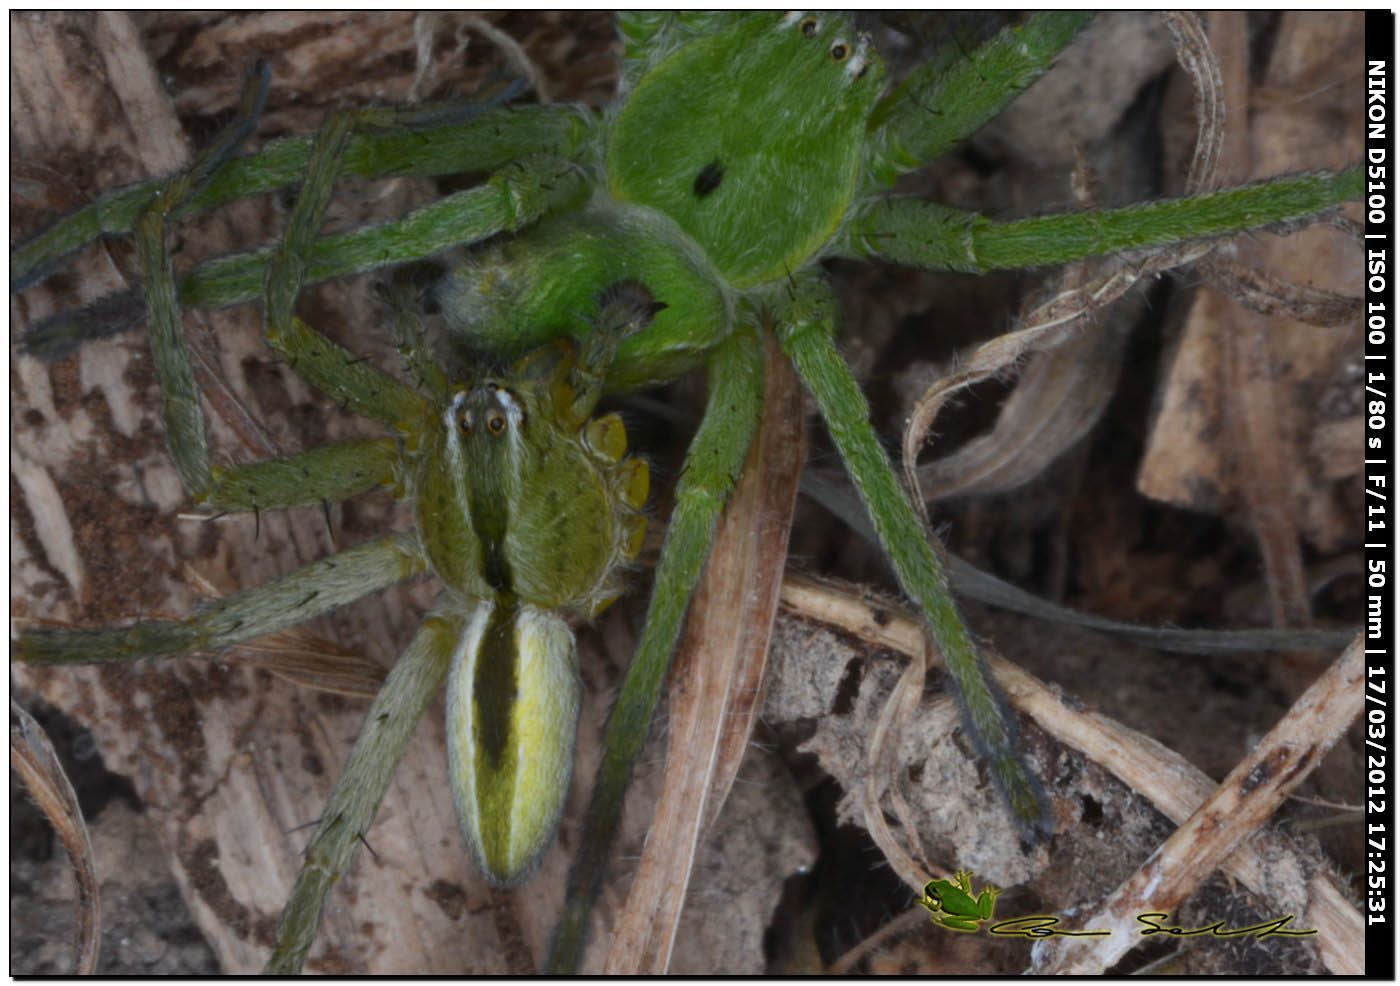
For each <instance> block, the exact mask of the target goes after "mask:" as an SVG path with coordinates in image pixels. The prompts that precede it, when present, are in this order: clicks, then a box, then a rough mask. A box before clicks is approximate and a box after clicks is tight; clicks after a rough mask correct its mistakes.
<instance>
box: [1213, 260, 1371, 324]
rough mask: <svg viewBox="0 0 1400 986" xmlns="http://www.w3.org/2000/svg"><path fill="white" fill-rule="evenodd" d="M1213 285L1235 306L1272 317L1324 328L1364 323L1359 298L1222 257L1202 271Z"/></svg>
mask: <svg viewBox="0 0 1400 986" xmlns="http://www.w3.org/2000/svg"><path fill="white" fill-rule="evenodd" d="M1199 269H1200V270H1201V271H1202V272H1203V273H1204V274H1205V275H1206V277H1207V278H1208V279H1209V280H1210V283H1211V286H1212V287H1214V288H1215V289H1216V290H1218V291H1222V292H1224V293H1225V294H1228V295H1229V296H1230V298H1231V299H1232V300H1234V301H1235V302H1236V303H1238V304H1240V305H1243V306H1244V307H1245V308H1248V309H1250V310H1251V311H1255V312H1258V313H1259V314H1260V315H1264V316H1266V317H1269V318H1276V317H1283V318H1291V319H1293V320H1294V321H1297V322H1307V323H1308V324H1309V325H1316V326H1319V327H1321V328H1324V329H1330V328H1334V327H1336V326H1341V325H1350V324H1352V323H1354V322H1359V321H1360V320H1361V314H1362V311H1361V306H1362V301H1361V299H1360V298H1354V297H1352V296H1350V295H1345V294H1338V293H1337V292H1335V291H1327V290H1324V289H1322V288H1315V287H1313V286H1312V285H1310V284H1295V283H1293V282H1292V281H1284V280H1281V279H1279V278H1277V277H1274V276H1273V275H1272V274H1269V273H1268V272H1267V271H1262V270H1258V269H1256V268H1253V267H1247V266H1245V265H1244V264H1241V263H1239V262H1238V261H1235V260H1229V259H1226V258H1224V257H1221V256H1219V255H1217V256H1213V257H1211V258H1210V259H1209V260H1206V261H1204V262H1203V263H1202V264H1201V266H1200V268H1199Z"/></svg>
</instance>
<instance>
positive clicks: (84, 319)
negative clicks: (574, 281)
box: [10, 106, 592, 359]
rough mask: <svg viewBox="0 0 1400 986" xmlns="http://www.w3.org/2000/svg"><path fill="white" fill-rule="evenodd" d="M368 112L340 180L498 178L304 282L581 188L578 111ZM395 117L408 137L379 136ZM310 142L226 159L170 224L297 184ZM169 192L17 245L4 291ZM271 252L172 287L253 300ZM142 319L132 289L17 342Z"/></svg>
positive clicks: (62, 351)
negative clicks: (368, 121) (369, 119)
mask: <svg viewBox="0 0 1400 986" xmlns="http://www.w3.org/2000/svg"><path fill="white" fill-rule="evenodd" d="M374 112H376V113H377V114H378V116H377V118H376V121H377V123H378V125H379V128H376V129H373V130H369V131H365V132H358V131H357V132H356V133H354V134H353V135H352V137H351V139H350V142H349V145H348V146H347V147H346V150H345V158H344V164H343V166H342V174H345V175H356V176H360V177H365V178H387V177H410V176H432V175H441V174H451V173H457V172H460V171H461V170H462V169H463V167H464V166H468V165H469V166H470V167H472V168H473V169H474V170H477V171H480V172H495V171H500V172H501V173H500V174H499V175H496V176H494V178H493V180H490V181H487V182H486V183H484V184H482V185H477V186H474V187H472V188H470V189H466V190H464V191H461V192H458V193H455V194H453V195H449V196H447V197H445V198H443V199H440V200H438V201H436V202H433V203H431V204H429V205H427V206H424V207H423V208H421V209H418V210H415V211H414V212H411V213H409V214H408V215H406V216H403V217H402V218H400V219H397V220H394V221H392V222H388V223H384V224H381V225H378V226H373V227H367V228H362V229H357V230H352V231H349V232H346V233H342V234H336V235H332V236H326V237H322V238H321V239H319V240H318V241H317V244H316V247H315V248H314V249H313V251H312V262H311V265H310V273H309V278H310V280H311V281H313V282H314V281H320V280H324V279H329V278H332V277H339V276H342V275H344V274H349V273H359V272H363V271H368V270H374V269H378V268H382V267H386V266H390V265H394V264H400V263H404V262H406V261H411V260H417V259H420V258H422V257H424V256H427V255H429V254H431V253H433V252H437V251H440V250H443V249H446V248H448V247H450V246H454V245H456V244H458V243H463V242H473V241H476V240H480V239H485V238H486V237H488V236H491V235H494V234H495V233H498V232H503V231H508V230H509V229H511V228H517V227H518V226H519V225H523V224H524V223H527V222H529V221H530V220H531V219H532V218H535V217H536V216H535V215H533V214H532V212H531V210H537V211H538V214H539V215H543V214H546V213H548V212H551V211H554V210H556V209H559V208H565V207H568V206H569V205H571V204H573V203H574V202H575V201H576V200H577V199H578V198H579V196H580V195H581V194H583V193H584V192H585V190H586V186H585V182H584V180H583V176H582V175H581V174H580V173H579V172H578V169H576V168H574V167H573V166H572V165H570V164H569V162H570V161H571V160H572V159H573V158H574V157H575V156H577V155H578V154H579V152H580V149H581V147H582V146H583V145H584V144H585V143H586V141H587V138H588V136H589V134H591V133H592V128H591V127H590V125H589V123H588V121H587V119H586V118H585V116H584V114H583V113H582V112H581V111H580V110H579V108H578V107H573V106H519V107H501V108H499V109H495V110H492V111H490V112H487V113H484V114H479V115H478V114H473V117H474V118H473V119H470V120H469V121H468V122H465V123H464V122H461V121H460V120H451V119H449V121H448V122H445V123H438V124H433V123H432V121H433V120H434V119H436V118H438V117H444V116H446V117H449V118H450V116H451V114H445V113H434V114H428V115H426V118H425V114H423V113H421V112H418V111H415V110H413V109H405V110H389V109H380V110H376V111H374ZM398 120H403V121H404V122H406V123H407V124H408V125H409V127H410V129H409V130H407V131H400V130H389V129H380V128H387V127H388V126H389V124H390V122H392V121H398ZM312 144H313V139H312V138H309V137H296V138H287V139H284V140H279V141H274V142H273V143H271V144H270V145H269V146H268V147H266V148H265V149H263V150H262V151H260V152H258V153H257V154H252V155H248V156H246V157H239V158H233V159H231V160H225V161H223V163H221V164H218V166H217V167H216V168H215V170H214V171H213V172H212V173H211V174H210V175H209V177H208V180H207V181H205V182H203V183H202V184H201V185H200V187H199V188H198V189H196V190H194V191H193V193H192V194H191V195H189V196H187V197H186V199H185V201H184V202H183V203H182V204H180V205H179V206H178V207H176V208H174V209H173V210H172V213H171V214H172V216H176V217H184V216H188V215H191V214H194V213H196V212H200V211H205V210H208V209H212V208H215V207H217V206H219V205H222V204H224V203H227V202H230V201H233V200H235V199H239V198H245V197H248V196H253V195H259V194H265V193H267V192H271V191H275V190H277V189H279V188H285V187H289V186H293V185H296V184H297V183H299V182H300V181H301V180H302V179H303V177H304V176H305V174H306V168H307V164H308V162H309V161H310V159H311V149H312ZM525 159H533V160H536V161H540V162H544V161H553V162H554V164H555V167H553V168H552V169H551V168H549V167H541V168H539V169H536V170H535V171H534V172H533V173H520V172H517V171H513V170H511V169H509V168H508V167H507V166H508V165H510V164H511V163H512V162H514V161H519V160H525ZM536 179H538V180H536ZM165 184H166V179H154V180H151V181H147V182H142V183H140V184H137V185H132V186H130V187H127V188H123V189H119V190H117V191H115V192H111V193H109V194H107V195H105V196H103V197H102V198H100V199H98V200H97V201H96V202H93V203H91V204H90V205H87V206H85V207H83V208H82V209H79V210H77V211H76V212H74V213H72V214H70V215H68V216H65V217H64V218H63V219H61V220H59V221H58V222H57V223H55V224H54V225H53V226H51V227H49V228H48V229H46V230H44V231H42V232H40V233H39V234H37V235H36V236H34V237H33V238H31V239H30V240H27V241H26V242H24V243H21V244H20V245H19V246H17V247H15V249H14V251H13V253H12V254H11V257H10V291H11V292H12V293H14V292H17V291H20V290H22V289H23V288H24V287H26V286H28V285H30V284H33V283H34V282H35V281H37V280H38V279H39V278H40V277H42V276H43V275H44V274H45V273H46V272H48V271H49V270H51V269H52V268H53V267H55V266H56V265H57V264H58V262H59V261H60V260H62V258H63V257H64V256H66V255H67V254H69V253H71V252H72V251H74V250H76V249H78V248H79V247H81V246H82V245H83V244H84V243H87V242H89V241H91V240H94V239H97V238H99V237H102V236H115V235H120V234H122V233H129V232H132V231H133V230H134V229H135V226H136V223H137V222H138V221H139V219H140V217H141V216H142V215H143V214H144V213H145V211H146V210H147V209H148V207H149V205H150V203H151V201H152V200H153V199H154V198H155V196H156V195H157V194H159V193H160V191H161V189H162V188H164V187H165ZM532 203H533V204H532ZM522 204H523V205H524V208H523V209H522ZM271 252H272V251H271V248H267V247H265V248H262V249H259V250H254V251H251V252H248V253H241V254H234V255H230V256H226V257H219V258H216V259H213V260H211V261H209V262H207V263H205V264H203V265H201V266H200V267H198V268H196V269H195V270H193V271H191V272H189V273H188V274H185V275H184V276H183V277H182V278H181V279H180V282H179V299H180V302H181V304H182V305H185V306H187V307H193V306H206V307H223V306H226V305H233V304H237V303H239V302H245V301H252V300H254V299H255V298H258V297H259V296H260V295H261V294H262V293H263V287H264V284H265V280H266V273H267V264H268V261H269V258H270V256H271ZM145 316H146V307H145V304H144V301H143V300H142V299H141V298H140V297H139V295H138V293H136V292H125V293H121V294H116V295H111V296H108V297H106V298H101V299H99V300H98V301H96V302H94V303H93V304H91V305H89V306H87V307H85V308H82V309H80V310H78V311H75V312H62V313H58V314H55V315H53V316H50V317H49V318H46V319H44V320H42V321H40V322H38V323H37V324H35V325H32V326H30V327H29V328H28V329H27V330H26V332H25V334H24V338H23V339H22V340H21V345H22V346H23V348H24V350H25V351H26V352H28V353H31V354H33V355H36V356H40V357H42V358H44V359H58V358H59V357H61V356H65V355H67V354H68V353H70V352H72V351H74V350H75V349H77V348H78V347H79V346H81V345H82V344H83V342H85V341H87V340H90V339H101V338H106V337H108V336H111V335H116V334H118V333H121V332H124V331H127V330H129V329H133V328H135V327H136V326H137V325H139V324H140V323H141V322H142V321H143V320H144V319H145Z"/></svg>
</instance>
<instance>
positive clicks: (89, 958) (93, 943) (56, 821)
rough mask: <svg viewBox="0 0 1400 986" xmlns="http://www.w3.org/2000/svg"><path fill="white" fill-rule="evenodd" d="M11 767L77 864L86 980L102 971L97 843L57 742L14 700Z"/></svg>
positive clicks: (77, 943) (80, 964)
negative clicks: (94, 845) (95, 861)
mask: <svg viewBox="0 0 1400 986" xmlns="http://www.w3.org/2000/svg"><path fill="white" fill-rule="evenodd" d="M10 769H11V770H13V771H14V772H15V773H16V774H18V775H19V779H20V780H21V781H22V782H23V783H24V787H25V789H26V790H27V791H28V792H29V794H30V797H32V798H33V799H34V803H35V804H37V805H38V806H39V810H40V811H42V812H43V813H44V817H45V818H47V819H48V820H49V824H50V825H52V826H53V828H54V831H55V832H57V833H58V838H59V841H61V842H62V843H63V848H64V849H65V850H66V851H67V852H68V860H69V862H71V863H72V864H73V876H74V877H75V878H76V882H77V886H78V896H77V900H76V902H75V903H76V908H77V921H76V924H75V926H74V932H73V939H74V947H75V948H76V950H77V958H76V959H75V961H74V963H73V968H74V970H75V971H76V972H77V973H78V975H80V976H90V975H92V974H93V973H94V972H96V971H97V953H98V948H99V946H100V945H101V935H100V931H99V929H101V927H102V912H101V907H100V904H99V901H98V896H97V871H96V869H95V867H94V865H93V857H92V843H91V842H89V841H88V832H87V826H86V825H84V824H83V813H82V811H81V809H79V807H78V795H77V794H76V793H75V792H74V791H73V785H72V784H70V783H69V782H68V775H67V774H65V773H64V772H63V766H62V765H61V764H60V763H59V762H58V756H57V755H56V754H55V753H54V749H53V744H51V743H50V742H49V738H48V736H47V735H46V734H45V733H44V730H43V729H42V728H41V727H40V726H39V724H38V723H37V722H35V721H34V719H33V717H32V716H30V714H29V713H28V712H25V711H24V709H22V708H20V706H19V705H18V704H17V703H16V702H15V700H14V699H10Z"/></svg>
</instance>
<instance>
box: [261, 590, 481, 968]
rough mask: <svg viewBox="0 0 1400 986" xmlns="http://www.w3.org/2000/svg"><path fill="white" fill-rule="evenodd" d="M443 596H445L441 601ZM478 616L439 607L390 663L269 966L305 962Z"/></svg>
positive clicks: (309, 852)
mask: <svg viewBox="0 0 1400 986" xmlns="http://www.w3.org/2000/svg"><path fill="white" fill-rule="evenodd" d="M443 601H444V600H443V599H442V597H440V598H439V602H440V603H442V602H443ZM487 605H489V604H485V603H483V604H482V606H487ZM472 617H473V614H472V613H469V612H465V611H463V610H462V608H461V605H460V603H459V602H457V601H455V600H454V601H453V603H452V605H451V606H440V607H439V608H435V609H434V610H433V611H432V612H431V613H430V614H429V615H428V617H427V619H425V620H424V621H423V626H422V627H421V628H419V630H418V633H417V635H416V636H415V637H414V638H413V641H412V643H410V644H409V645H408V647H407V649H405V650H404V652H403V654H402V655H400V656H399V659H398V661H396V662H395V663H394V666H393V668H391V669H390V671H389V676H388V678H386V679H385V681H384V685H383V687H381V688H380V689H379V692H378V694H377V695H375V697H374V702H373V703H372V704H371V705H370V709H369V714H368V715H367V716H366V717H365V724H364V725H363V726H362V727H361V728H360V733H359V735H358V736H356V737H355V745H354V747H352V748H351V750H350V756H349V757H348V758H347V759H346V761H345V766H344V768H343V769H342V770H341V774H340V780H339V782H337V783H336V786H335V790H334V791H333V792H332V793H331V796H330V800H329V801H327V802H326V810H325V811H324V812H322V814H321V821H320V823H319V824H318V825H317V827H316V832H315V834H314V835H312V837H311V841H310V843H308V844H307V847H306V854H305V859H306V863H305V865H303V866H302V868H301V870H300V871H299V872H298V873H297V878H296V883H295V884H294V885H293V886H292V893H291V895H290V896H289V897H288V898H287V904H286V906H285V907H284V908H283V909H282V916H281V917H280V918H279V920H278V922H277V947H276V948H275V949H274V950H273V952H272V956H271V957H270V958H269V959H268V963H267V967H266V968H265V969H264V971H265V972H267V973H271V974H280V975H295V974H296V973H298V972H300V971H301V967H302V966H303V965H304V964H305V963H306V955H307V953H308V952H309V951H310V950H311V944H312V942H314V941H315V939H316V929H317V928H319V927H320V924H321V911H322V909H323V908H324V906H325V902H326V895H327V894H329V893H330V890H331V887H333V886H334V885H335V882H336V881H337V880H338V879H339V878H340V876H341V874H342V873H344V872H345V871H346V869H347V868H349V866H350V861H351V860H352V859H353V858H354V855H355V851H356V849H357V848H358V847H359V844H360V841H361V837H362V836H363V834H364V833H365V832H366V831H367V830H368V829H369V826H370V823H371V822H372V821H373V820H374V816H375V814H376V813H377V812H378V810H379V803H380V802H381V801H383V800H384V794H385V792H386V791H388V789H389V782H390V781H391V780H393V776H394V771H395V770H396V769H397V768H398V765H399V761H400V760H401V759H403V753H404V749H405V748H406V747H407V746H408V741H409V739H410V738H411V737H412V736H413V732H414V730H415V729H417V728H418V720H419V719H421V718H422V716H423V712H424V710H425V709H426V708H427V706H428V703H429V702H431V701H432V700H433V697H434V696H435V695H437V693H438V690H439V689H441V688H442V683H443V681H444V679H445V678H446V677H447V671H448V669H449V668H450V667H451V665H452V657H453V654H454V653H455V652H456V651H457V649H458V648H459V646H460V645H461V643H462V641H463V639H464V638H465V637H466V635H467V627H468V626H469V624H470V623H471V621H472Z"/></svg>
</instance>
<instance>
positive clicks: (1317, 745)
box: [1032, 635, 1366, 975]
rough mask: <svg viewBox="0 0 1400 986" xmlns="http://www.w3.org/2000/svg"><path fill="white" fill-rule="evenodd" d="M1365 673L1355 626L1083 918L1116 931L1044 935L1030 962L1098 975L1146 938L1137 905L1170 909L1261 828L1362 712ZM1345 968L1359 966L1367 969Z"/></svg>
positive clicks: (1041, 968) (1037, 968)
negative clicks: (1279, 713) (1272, 721)
mask: <svg viewBox="0 0 1400 986" xmlns="http://www.w3.org/2000/svg"><path fill="white" fill-rule="evenodd" d="M1365 673H1366V665H1365V661H1364V660H1363V657H1362V648H1361V637H1360V635H1358V636H1357V638H1356V640H1355V641H1353V642H1352V644H1351V646H1350V647H1348V648H1347V649H1346V650H1345V651H1343V652H1342V656H1341V657H1339V658H1337V660H1336V661H1335V662H1334V663H1333V664H1332V666H1331V667H1330V668H1328V669H1327V670H1326V671H1325V672H1323V674H1322V675H1321V676H1319V677H1318V679H1317V681H1315V682H1313V684H1312V686H1311V687H1309V688H1308V690H1307V691H1306V692H1304V693H1303V696H1302V697H1301V698H1299V699H1298V701H1297V702H1295V703H1294V704H1293V707H1292V708H1291V709H1289V710H1288V714H1287V715H1285V716H1284V717H1283V719H1282V720H1281V721H1280V722H1279V724H1278V725H1277V726H1275V727H1274V728H1273V729H1272V730H1270V731H1269V734H1268V735H1267V736H1265V737H1264V739H1263V740H1262V741H1260V743H1259V745H1258V746H1256V747H1255V748H1254V751H1253V752H1252V753H1251V754H1250V755H1249V756H1248V757H1246V758H1245V759H1244V760H1242V761H1240V763H1239V764H1237V765H1236V766H1235V769H1234V770H1232V771H1230V774H1229V776H1228V777H1226V778H1225V780H1224V781H1223V782H1222V783H1221V784H1220V786H1219V787H1217V788H1216V789H1215V792H1214V793H1213V794H1211V796H1210V797H1209V798H1207V799H1206V801H1205V803H1204V804H1202V805H1201V806H1200V807H1199V808H1197V809H1196V811H1195V813H1194V814H1192V816H1191V817H1190V818H1189V819H1187V821H1186V823H1185V824H1183V825H1182V826H1181V827H1180V828H1179V829H1177V830H1176V831H1175V832H1173V833H1172V834H1171V836H1170V837H1169V838H1168V839H1167V841H1166V842H1164V843H1162V846H1161V848H1159V849H1158V850H1157V851H1156V852H1155V853H1153V854H1152V857H1151V858H1150V859H1149V860H1148V861H1147V862H1146V863H1145V864H1144V865H1143V866H1142V868H1141V869H1139V870H1138V871H1137V872H1136V873H1135V874H1133V875H1132V876H1131V877H1129V878H1128V880H1127V881H1126V882H1125V883H1124V884H1123V885H1122V886H1121V887H1119V888H1118V890H1117V891H1115V892H1114V893H1113V895H1112V896H1110V897H1109V898H1108V900H1107V901H1105V902H1104V904H1103V906H1102V907H1100V908H1099V910H1098V911H1097V913H1095V914H1094V915H1092V916H1091V917H1088V918H1085V924H1084V926H1085V927H1086V928H1104V929H1107V930H1109V931H1111V932H1112V933H1113V934H1112V937H1110V938H1108V939H1102V938H1100V939H1095V940H1093V941H1092V942H1091V941H1089V940H1087V939H1076V938H1055V939H1051V940H1050V941H1048V942H1045V943H1041V944H1039V945H1037V948H1036V949H1035V950H1034V951H1033V952H1032V955H1033V956H1034V959H1035V965H1034V966H1033V969H1032V971H1034V972H1037V973H1041V974H1047V973H1063V974H1070V975H1092V974H1095V973H1099V972H1102V971H1103V970H1104V969H1106V968H1107V967H1108V966H1110V965H1112V964H1113V963H1114V962H1116V961H1117V960H1118V959H1119V958H1121V957H1122V956H1123V955H1124V954H1125V953H1126V952H1127V951H1128V950H1129V949H1131V948H1132V947H1133V945H1135V944H1137V943H1138V942H1139V941H1141V936H1140V934H1139V932H1140V931H1141V930H1142V926H1141V924H1140V923H1139V922H1138V921H1137V915H1138V914H1141V913H1144V912H1146V911H1168V912H1169V911H1172V910H1174V909H1175V908H1176V907H1177V906H1178V905H1179V904H1180V903H1181V902H1182V901H1183V900H1185V899H1186V897H1187V896H1188V895H1189V894H1190V893H1191V891H1192V890H1194V889H1195V887H1196V886H1197V885H1198V884H1199V883H1200V882H1201V881H1202V880H1204V879H1205V878H1206V877H1207V876H1209V875H1210V873H1211V871H1212V870H1214V869H1215V868H1216V867H1217V866H1219V865H1220V864H1221V863H1222V862H1223V861H1224V860H1225V859H1226V858H1227V857H1229V856H1230V854H1231V853H1232V852H1234V850H1235V848H1236V847H1237V846H1239V845H1240V844H1241V843H1243V842H1244V840H1245V839H1246V838H1248V836H1249V835H1250V834H1251V833H1252V832H1253V831H1254V830H1255V829H1256V828H1258V827H1259V826H1261V825H1263V824H1265V823H1266V822H1267V821H1268V819H1269V817H1270V816H1271V815H1272V814H1273V813H1274V811H1275V810H1277V808H1278V807H1279V805H1280V804H1282V803H1283V799H1284V798H1285V797H1287V796H1288V792H1290V791H1291V790H1293V788H1295V787H1297V786H1298V784H1299V783H1301V782H1302V780H1303V779H1304V778H1305V777H1307V776H1308V774H1309V772H1311V770H1312V769H1313V768H1314V767H1316V766H1317V765H1318V763H1320V762H1321V760H1322V757H1323V754H1325V753H1326V752H1327V751H1328V750H1329V749H1331V747H1332V744H1333V743H1335V742H1336V741H1337V738H1338V737H1340V736H1341V734H1342V732H1343V731H1344V730H1345V729H1346V728H1347V726H1348V725H1350V724H1351V721H1352V720H1353V719H1355V718H1356V717H1357V716H1358V715H1360V713H1361V705H1362V691H1363V678H1364V676H1365ZM1357 924H1358V925H1359V924H1360V918H1359V917H1358V919H1357ZM1318 930H1319V937H1320V939H1322V941H1321V942H1319V944H1322V942H1325V941H1326V940H1327V939H1329V938H1331V935H1330V934H1328V933H1327V932H1324V931H1323V930H1322V929H1318ZM1329 930H1330V929H1329ZM1364 954H1365V953H1364V948H1358V949H1357V950H1355V952H1353V953H1352V955H1353V957H1354V958H1358V959H1359V958H1360V957H1361V956H1362V955H1364ZM1329 965H1330V963H1329ZM1335 971H1343V970H1335ZM1345 971H1347V972H1350V973H1351V974H1360V973H1361V972H1362V971H1363V970H1362V969H1360V968H1348V969H1346V970H1345Z"/></svg>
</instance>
